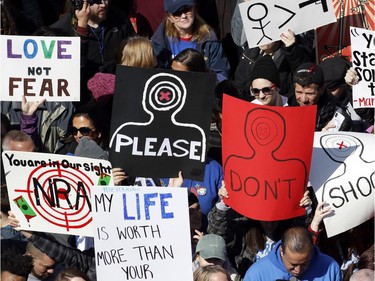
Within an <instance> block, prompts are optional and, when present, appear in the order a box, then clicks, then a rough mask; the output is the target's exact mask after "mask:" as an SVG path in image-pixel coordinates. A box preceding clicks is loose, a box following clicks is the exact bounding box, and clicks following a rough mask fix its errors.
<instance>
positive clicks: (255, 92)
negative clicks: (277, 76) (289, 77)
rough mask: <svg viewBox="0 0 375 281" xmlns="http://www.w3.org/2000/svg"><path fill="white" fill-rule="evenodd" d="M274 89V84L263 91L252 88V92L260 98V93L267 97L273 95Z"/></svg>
mask: <svg viewBox="0 0 375 281" xmlns="http://www.w3.org/2000/svg"><path fill="white" fill-rule="evenodd" d="M274 87H275V84H272V85H271V86H270V87H264V88H262V89H258V88H250V92H251V94H252V95H253V96H259V94H260V92H262V93H263V94H265V95H266V96H267V95H271V90H272V88H274Z"/></svg>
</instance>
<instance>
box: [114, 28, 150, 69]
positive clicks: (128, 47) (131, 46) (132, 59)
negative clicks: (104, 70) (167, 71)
mask: <svg viewBox="0 0 375 281" xmlns="http://www.w3.org/2000/svg"><path fill="white" fill-rule="evenodd" d="M120 63H121V64H122V65H125V66H134V67H144V68H153V67H154V66H155V58H154V52H153V49H152V43H151V41H150V40H149V39H148V38H146V37H142V36H138V35H137V36H133V37H129V38H128V39H127V40H126V41H124V42H123V48H122V52H121V61H120Z"/></svg>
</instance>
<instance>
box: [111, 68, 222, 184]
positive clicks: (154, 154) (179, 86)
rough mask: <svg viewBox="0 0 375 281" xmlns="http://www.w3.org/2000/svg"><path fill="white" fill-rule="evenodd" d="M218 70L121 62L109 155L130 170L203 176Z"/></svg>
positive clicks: (157, 174) (140, 173) (114, 162)
mask: <svg viewBox="0 0 375 281" xmlns="http://www.w3.org/2000/svg"><path fill="white" fill-rule="evenodd" d="M214 88H215V75H214V74H208V73H196V72H184V71H168V70H163V71H162V72H161V71H160V70H156V69H145V68H133V67H125V66H118V67H117V73H116V87H115V94H114V101H113V111H112V120H111V139H110V151H109V153H110V161H111V163H112V165H113V167H121V168H123V169H124V171H126V172H127V173H128V174H129V175H130V176H141V177H156V178H170V177H174V178H175V177H177V175H178V172H179V171H182V172H183V175H184V177H185V178H187V179H196V180H201V181H202V180H203V175H204V166H205V161H206V150H207V136H208V132H209V126H210V122H211V111H212V101H213V94H214Z"/></svg>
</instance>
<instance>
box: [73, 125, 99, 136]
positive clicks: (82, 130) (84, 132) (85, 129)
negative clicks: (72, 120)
mask: <svg viewBox="0 0 375 281" xmlns="http://www.w3.org/2000/svg"><path fill="white" fill-rule="evenodd" d="M69 131H70V132H71V133H72V134H73V135H74V136H75V135H77V134H78V132H80V133H81V135H82V136H89V135H90V134H91V133H92V132H93V131H94V130H93V129H91V128H89V127H81V128H79V129H77V128H76V127H70V129H69Z"/></svg>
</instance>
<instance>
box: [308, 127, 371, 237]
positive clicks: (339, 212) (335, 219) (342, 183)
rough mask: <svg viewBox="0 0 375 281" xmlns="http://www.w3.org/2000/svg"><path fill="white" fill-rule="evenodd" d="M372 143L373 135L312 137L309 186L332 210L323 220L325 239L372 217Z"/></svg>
mask: <svg viewBox="0 0 375 281" xmlns="http://www.w3.org/2000/svg"><path fill="white" fill-rule="evenodd" d="M374 143H375V135H374V134H364V133H353V132H336V133H322V132H316V133H315V138H314V151H313V157H312V163H311V172H310V182H311V184H312V186H313V188H314V190H315V193H316V197H317V199H318V201H319V202H321V201H325V202H327V203H328V204H329V205H330V207H331V208H332V209H333V210H334V213H333V214H332V215H330V216H329V217H327V218H325V219H324V225H325V228H326V231H327V236H328V237H331V236H334V235H337V234H339V233H342V232H344V231H346V230H349V229H351V228H353V227H355V226H357V225H359V224H361V223H363V222H365V221H367V220H368V219H370V218H372V217H373V216H374V198H375V197H374V192H375V150H374Z"/></svg>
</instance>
